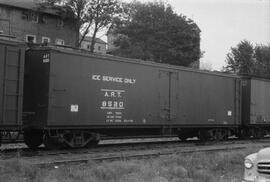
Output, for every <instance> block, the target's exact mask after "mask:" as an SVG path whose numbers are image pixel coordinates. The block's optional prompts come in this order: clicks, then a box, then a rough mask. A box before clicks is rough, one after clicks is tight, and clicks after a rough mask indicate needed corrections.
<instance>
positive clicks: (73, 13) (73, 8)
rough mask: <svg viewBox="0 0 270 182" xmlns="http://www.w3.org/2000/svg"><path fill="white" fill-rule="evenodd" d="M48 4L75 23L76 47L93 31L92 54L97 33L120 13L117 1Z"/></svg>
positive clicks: (74, 0)
mask: <svg viewBox="0 0 270 182" xmlns="http://www.w3.org/2000/svg"><path fill="white" fill-rule="evenodd" d="M47 3H49V4H50V5H51V6H53V7H55V8H58V9H61V12H62V15H63V16H64V17H67V18H70V19H72V20H73V21H74V26H75V29H76V43H75V46H76V47H80V45H81V43H82V41H83V39H84V38H85V36H86V35H87V34H89V32H90V30H91V28H92V29H93V33H92V35H91V37H92V42H91V49H90V51H91V52H93V51H94V46H95V43H96V42H95V40H96V35H97V32H98V31H100V30H101V29H102V28H107V27H108V26H109V25H110V24H111V22H112V20H113V18H114V17H115V16H117V15H118V14H119V11H120V6H119V2H118V1H117V0H47Z"/></svg>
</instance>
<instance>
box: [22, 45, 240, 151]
mask: <svg viewBox="0 0 270 182" xmlns="http://www.w3.org/2000/svg"><path fill="white" fill-rule="evenodd" d="M26 72H27V76H26V79H25V80H26V82H25V88H26V89H25V98H24V99H25V112H26V113H33V115H31V116H30V115H29V117H28V118H29V119H28V120H26V121H25V122H24V123H25V128H26V130H30V128H32V129H37V130H39V129H41V130H43V129H45V130H46V131H45V140H46V138H49V140H50V142H48V143H49V144H51V143H52V142H51V141H54V142H55V139H56V138H57V137H60V138H61V137H62V139H61V141H65V142H66V143H68V145H70V146H72V145H73V146H74V145H77V144H74V141H78V142H79V141H83V142H82V143H84V144H85V143H87V142H86V141H85V142H84V140H85V138H87V137H86V136H85V135H87V134H86V133H84V132H83V133H80V131H82V130H88V131H91V132H94V133H99V134H103V135H112V136H120V135H175V134H179V133H181V135H180V136H181V138H187V137H190V136H193V135H198V134H199V133H200V132H201V131H200V128H201V127H204V128H206V129H207V128H218V129H219V130H218V131H220V132H221V133H220V134H221V135H225V134H226V135H227V134H228V132H229V131H231V128H232V127H237V126H238V125H239V121H240V115H239V114H238V113H239V109H240V97H239V94H240V90H239V84H238V81H239V80H238V79H237V78H236V77H234V76H228V75H225V74H211V73H208V72H200V71H194V70H191V69H186V68H182V67H177V66H169V65H163V64H156V63H152V62H144V61H139V60H128V59H123V58H118V57H110V56H101V55H91V54H85V53H79V52H78V51H77V52H76V51H68V50H63V49H56V48H33V49H31V50H29V51H28V52H27V63H26ZM223 128H226V129H229V128H230V130H229V131H228V130H227V131H225V130H222V129H223ZM31 131H33V130H30V131H29V133H30V134H29V135H31ZM75 131H76V132H75ZM74 132H75V133H74ZM215 132H217V131H215ZM224 132H225V133H224ZM66 133H69V134H66ZM70 133H72V134H70ZM208 134H209V133H208ZM205 135H206V134H205ZM65 136H68V137H65ZM75 136H78V137H76V139H75V138H74V137H75ZM89 136H90V134H89V135H88V137H89ZM53 137H54V138H53ZM80 137H81V138H80ZM30 138H32V137H30ZM67 138H68V139H67ZM71 138H72V139H71ZM69 139H70V140H69ZM71 140H72V141H71ZM89 140H90V139H89ZM72 142H73V144H72ZM37 143H39V142H37ZM78 145H80V144H78Z"/></svg>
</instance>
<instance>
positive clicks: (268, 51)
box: [254, 44, 270, 78]
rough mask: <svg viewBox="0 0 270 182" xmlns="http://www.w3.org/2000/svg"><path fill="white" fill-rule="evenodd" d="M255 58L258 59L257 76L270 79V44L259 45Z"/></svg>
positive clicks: (255, 50) (255, 51) (256, 48)
mask: <svg viewBox="0 0 270 182" xmlns="http://www.w3.org/2000/svg"><path fill="white" fill-rule="evenodd" d="M254 56H255V57H256V66H255V71H254V72H255V74H256V75H259V76H262V77H267V78H270V44H269V45H268V46H266V45H262V44H261V45H257V46H256V47H255V48H254Z"/></svg>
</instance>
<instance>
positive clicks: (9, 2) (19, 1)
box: [0, 0, 59, 16]
mask: <svg viewBox="0 0 270 182" xmlns="http://www.w3.org/2000/svg"><path fill="white" fill-rule="evenodd" d="M41 2H42V1H41V0H0V6H9V7H14V8H20V9H28V10H33V11H39V12H43V13H47V14H51V15H57V16H59V10H57V9H56V8H52V7H48V6H47V7H46V6H45V4H44V3H43V4H42V3H41Z"/></svg>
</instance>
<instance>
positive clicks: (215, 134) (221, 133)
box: [210, 129, 228, 141]
mask: <svg viewBox="0 0 270 182" xmlns="http://www.w3.org/2000/svg"><path fill="white" fill-rule="evenodd" d="M210 135H211V139H212V140H214V141H224V140H227V139H228V132H227V131H226V130H224V129H213V130H211V132H210Z"/></svg>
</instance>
